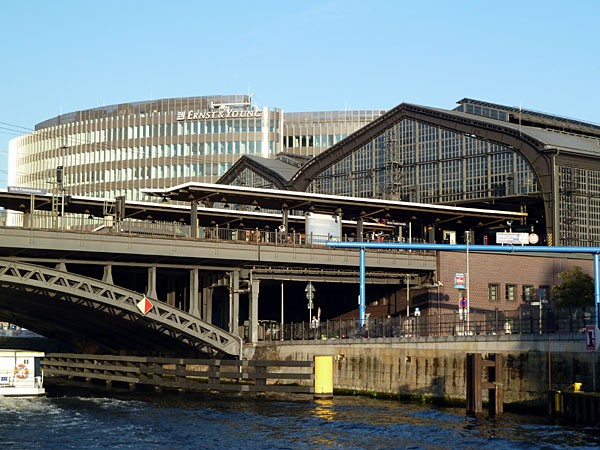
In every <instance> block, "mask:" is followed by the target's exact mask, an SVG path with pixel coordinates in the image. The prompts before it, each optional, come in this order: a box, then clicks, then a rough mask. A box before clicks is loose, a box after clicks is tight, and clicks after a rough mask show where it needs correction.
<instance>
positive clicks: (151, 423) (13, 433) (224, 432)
mask: <svg viewBox="0 0 600 450" xmlns="http://www.w3.org/2000/svg"><path fill="white" fill-rule="evenodd" d="M47 389H48V392H49V396H48V397H47V398H38V399H10V398H1V397H0V446H1V447H0V448H18V449H42V448H43V449H46V448H60V449H82V448H102V449H104V448H107V447H111V448H127V449H129V448H131V449H230V448H231V449H318V448H340V449H362V448H365V449H380V448H381V449H396V448H397V449H405V448H406V449H562V448H598V447H600V430H599V429H597V428H594V427H587V428H574V427H564V426H560V425H553V424H549V422H548V421H547V420H546V419H545V418H544V417H536V416H524V415H514V414H505V415H504V416H503V417H501V418H498V419H496V420H490V419H485V418H482V419H475V418H472V417H466V416H465V414H464V410H463V409H460V408H435V407H432V406H429V405H415V404H406V403H401V402H399V401H392V400H377V399H371V398H365V397H344V396H337V397H336V398H335V399H333V400H319V401H314V400H312V398H310V397H307V396H289V395H285V396H284V395H269V396H266V397H264V398H257V397H255V396H251V395H243V396H241V395H233V394H232V395H223V394H221V395H218V396H211V395H210V394H192V393H183V394H177V393H168V392H163V393H154V392H139V391H138V392H134V393H129V392H126V391H118V390H116V389H115V390H106V389H89V388H86V389H81V388H73V387H69V388H64V387H58V386H56V387H52V386H47Z"/></svg>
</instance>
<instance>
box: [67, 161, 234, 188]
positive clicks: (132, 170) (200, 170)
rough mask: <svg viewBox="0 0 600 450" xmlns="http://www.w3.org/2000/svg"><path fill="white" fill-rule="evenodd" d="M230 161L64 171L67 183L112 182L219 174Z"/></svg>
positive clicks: (229, 165)
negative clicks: (74, 171)
mask: <svg viewBox="0 0 600 450" xmlns="http://www.w3.org/2000/svg"><path fill="white" fill-rule="evenodd" d="M231 166H232V163H225V162H221V163H203V164H177V165H169V166H148V167H127V168H122V169H111V170H90V171H85V172H77V173H66V174H65V180H66V181H67V183H68V184H71V185H77V184H80V183H102V182H106V183H112V182H121V181H136V180H151V179H157V178H158V179H160V178H183V177H203V176H221V175H223V174H224V173H225V172H227V171H228V170H229V169H230V168H231Z"/></svg>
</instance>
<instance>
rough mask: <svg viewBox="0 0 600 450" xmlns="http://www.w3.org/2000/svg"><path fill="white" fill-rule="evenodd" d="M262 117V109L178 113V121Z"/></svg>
mask: <svg viewBox="0 0 600 450" xmlns="http://www.w3.org/2000/svg"><path fill="white" fill-rule="evenodd" d="M251 117H253V118H259V117H262V111H261V110H260V109H248V110H239V109H218V110H215V111H177V120H199V119H235V118H251Z"/></svg>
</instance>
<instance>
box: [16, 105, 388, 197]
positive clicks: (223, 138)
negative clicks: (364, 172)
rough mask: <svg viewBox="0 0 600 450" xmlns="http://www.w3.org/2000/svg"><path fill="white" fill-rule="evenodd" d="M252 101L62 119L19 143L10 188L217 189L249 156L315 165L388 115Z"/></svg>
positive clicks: (116, 110)
mask: <svg viewBox="0 0 600 450" xmlns="http://www.w3.org/2000/svg"><path fill="white" fill-rule="evenodd" d="M251 100H252V99H251V96H249V95H230V96H205V97H185V98H174V99H163V100H152V101H144V102H136V103H123V104H119V105H111V106H106V107H101V108H94V109H88V110H84V111H77V112H73V113H69V114H63V115H60V116H58V117H55V118H53V119H49V120H47V121H45V122H42V123H39V124H38V125H36V126H35V131H33V132H32V133H29V134H26V135H24V136H21V137H18V138H16V139H13V140H12V141H11V142H10V146H9V182H8V184H9V185H10V186H27V187H35V188H46V189H48V188H51V186H52V183H53V182H55V181H56V173H57V167H60V166H61V167H63V174H64V176H63V186H64V189H65V192H66V193H67V194H70V195H87V196H94V197H105V198H115V197H118V196H125V197H126V198H127V199H128V200H148V199H146V198H144V197H143V196H141V194H140V189H143V188H164V187H169V186H174V185H177V184H181V183H185V182H188V181H203V182H214V181H216V180H217V179H218V178H219V177H220V176H222V175H223V174H224V173H225V172H226V171H227V170H228V169H229V168H230V167H231V166H232V165H233V163H235V162H236V161H237V160H238V159H239V158H240V157H241V156H242V155H255V156H260V157H262V158H274V157H275V155H276V154H278V153H281V152H283V151H286V152H288V153H295V154H298V155H307V156H315V155H317V154H319V153H320V152H322V151H323V150H325V149H326V148H328V147H330V146H331V145H334V144H335V143H337V142H339V141H341V140H342V139H344V138H345V137H346V136H347V135H349V134H351V133H353V132H354V131H356V130H357V129H359V128H360V127H362V126H364V125H365V124H367V123H369V122H370V121H371V120H373V119H374V118H376V117H378V116H380V115H381V114H383V113H384V112H385V111H339V112H338V111H328V112H316V113H289V114H284V113H283V111H282V110H281V109H280V108H276V107H266V106H265V107H260V108H259V107H256V106H254V105H252V103H251Z"/></svg>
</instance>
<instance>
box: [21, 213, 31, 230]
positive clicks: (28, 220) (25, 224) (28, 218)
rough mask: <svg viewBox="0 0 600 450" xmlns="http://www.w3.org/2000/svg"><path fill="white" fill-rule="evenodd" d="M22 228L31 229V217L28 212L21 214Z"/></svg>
mask: <svg viewBox="0 0 600 450" xmlns="http://www.w3.org/2000/svg"><path fill="white" fill-rule="evenodd" d="M23 228H33V217H32V216H31V214H29V213H28V212H25V213H23Z"/></svg>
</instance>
